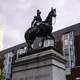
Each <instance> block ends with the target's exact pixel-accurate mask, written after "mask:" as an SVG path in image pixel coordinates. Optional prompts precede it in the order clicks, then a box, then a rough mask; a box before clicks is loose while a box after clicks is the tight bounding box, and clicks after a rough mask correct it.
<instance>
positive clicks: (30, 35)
mask: <svg viewBox="0 0 80 80" xmlns="http://www.w3.org/2000/svg"><path fill="white" fill-rule="evenodd" d="M40 14H41V12H40V10H39V9H38V10H37V16H34V19H33V21H32V23H31V27H30V28H29V29H28V30H27V31H26V32H25V40H26V43H27V45H28V51H30V50H31V49H32V47H31V45H32V44H33V42H34V40H35V38H36V37H42V38H43V39H42V46H43V43H44V39H47V38H48V37H51V38H52V39H53V40H54V42H55V38H54V36H53V35H52V29H53V28H52V17H54V18H55V17H56V9H53V8H51V11H50V12H49V14H48V16H47V17H46V19H45V20H44V21H42V19H41V16H40Z"/></svg>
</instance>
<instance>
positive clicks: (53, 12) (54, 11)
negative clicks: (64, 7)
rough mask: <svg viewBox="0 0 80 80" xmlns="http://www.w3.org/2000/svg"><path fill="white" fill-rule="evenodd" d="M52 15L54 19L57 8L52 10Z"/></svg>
mask: <svg viewBox="0 0 80 80" xmlns="http://www.w3.org/2000/svg"><path fill="white" fill-rule="evenodd" d="M51 15H52V16H53V17H56V8H55V9H53V8H51Z"/></svg>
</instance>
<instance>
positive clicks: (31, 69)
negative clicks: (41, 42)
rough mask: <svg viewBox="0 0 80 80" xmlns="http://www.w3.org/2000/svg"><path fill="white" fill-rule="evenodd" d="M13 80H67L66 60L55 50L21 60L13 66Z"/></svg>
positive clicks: (42, 51)
mask: <svg viewBox="0 0 80 80" xmlns="http://www.w3.org/2000/svg"><path fill="white" fill-rule="evenodd" d="M12 80H66V78H65V58H64V57H63V56H62V55H60V53H58V52H57V51H55V50H54V49H53V48H49V49H47V50H46V49H43V50H41V51H38V52H37V53H36V52H35V54H31V55H28V56H25V57H23V58H19V59H17V60H16V61H15V63H14V64H13V71H12Z"/></svg>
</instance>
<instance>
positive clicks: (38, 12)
mask: <svg viewBox="0 0 80 80" xmlns="http://www.w3.org/2000/svg"><path fill="white" fill-rule="evenodd" d="M40 14H41V12H40V10H39V9H38V10H37V16H34V19H33V21H32V23H31V27H34V26H38V25H39V24H40V22H42V18H41V16H40Z"/></svg>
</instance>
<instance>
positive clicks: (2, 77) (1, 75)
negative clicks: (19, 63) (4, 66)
mask: <svg viewBox="0 0 80 80" xmlns="http://www.w3.org/2000/svg"><path fill="white" fill-rule="evenodd" d="M4 79H5V77H4V74H3V72H1V74H0V80H4Z"/></svg>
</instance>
